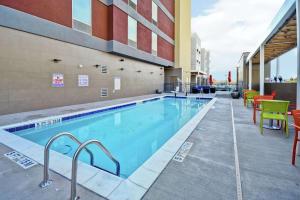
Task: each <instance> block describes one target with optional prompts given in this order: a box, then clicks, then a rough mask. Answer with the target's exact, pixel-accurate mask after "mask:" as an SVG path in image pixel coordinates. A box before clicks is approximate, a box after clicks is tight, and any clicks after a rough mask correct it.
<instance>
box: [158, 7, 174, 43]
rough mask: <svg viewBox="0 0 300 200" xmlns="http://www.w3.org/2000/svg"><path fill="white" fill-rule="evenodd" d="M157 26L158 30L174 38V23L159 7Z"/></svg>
mask: <svg viewBox="0 0 300 200" xmlns="http://www.w3.org/2000/svg"><path fill="white" fill-rule="evenodd" d="M157 26H158V28H159V29H160V30H162V31H163V32H164V33H166V34H167V35H168V36H169V37H170V38H172V39H174V23H173V22H172V21H171V20H170V19H169V17H168V16H167V15H166V14H165V13H164V12H163V11H162V10H161V9H160V8H158V22H157Z"/></svg>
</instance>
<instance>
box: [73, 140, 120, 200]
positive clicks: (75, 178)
mask: <svg viewBox="0 0 300 200" xmlns="http://www.w3.org/2000/svg"><path fill="white" fill-rule="evenodd" d="M90 144H95V145H97V146H98V147H99V148H100V149H101V150H102V151H103V152H104V153H105V154H106V155H107V156H108V157H109V158H110V159H111V160H112V161H113V162H114V163H115V165H116V175H117V176H120V163H119V162H118V161H117V160H116V159H115V158H114V157H113V156H112V155H111V153H110V152H109V151H108V150H107V149H106V148H105V147H104V146H103V144H102V143H101V142H99V141H98V140H89V141H86V142H85V143H83V144H81V145H80V146H79V147H78V149H77V150H76V152H75V154H74V156H73V159H72V176H71V200H77V199H79V197H78V196H76V183H77V168H78V157H79V155H80V153H81V151H82V150H83V149H85V148H86V146H88V145H90Z"/></svg>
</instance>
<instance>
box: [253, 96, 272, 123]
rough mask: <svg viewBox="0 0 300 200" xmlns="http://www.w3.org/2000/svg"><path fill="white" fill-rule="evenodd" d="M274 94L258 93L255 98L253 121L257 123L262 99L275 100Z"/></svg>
mask: <svg viewBox="0 0 300 200" xmlns="http://www.w3.org/2000/svg"><path fill="white" fill-rule="evenodd" d="M273 99H274V96H272V95H257V96H254V98H253V122H254V124H256V111H260V110H261V109H260V104H261V101H262V100H273Z"/></svg>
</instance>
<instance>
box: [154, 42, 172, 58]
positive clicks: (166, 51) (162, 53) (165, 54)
mask: <svg viewBox="0 0 300 200" xmlns="http://www.w3.org/2000/svg"><path fill="white" fill-rule="evenodd" d="M157 43H158V46H157V48H158V49H157V51H158V52H157V55H158V56H159V57H161V58H164V59H167V60H169V61H173V60H174V46H173V45H172V44H170V43H168V42H167V41H166V40H164V39H163V38H161V37H159V36H158V37H157Z"/></svg>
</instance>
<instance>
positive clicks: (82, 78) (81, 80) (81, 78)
mask: <svg viewBox="0 0 300 200" xmlns="http://www.w3.org/2000/svg"><path fill="white" fill-rule="evenodd" d="M88 86H89V76H88V75H78V87H88Z"/></svg>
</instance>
